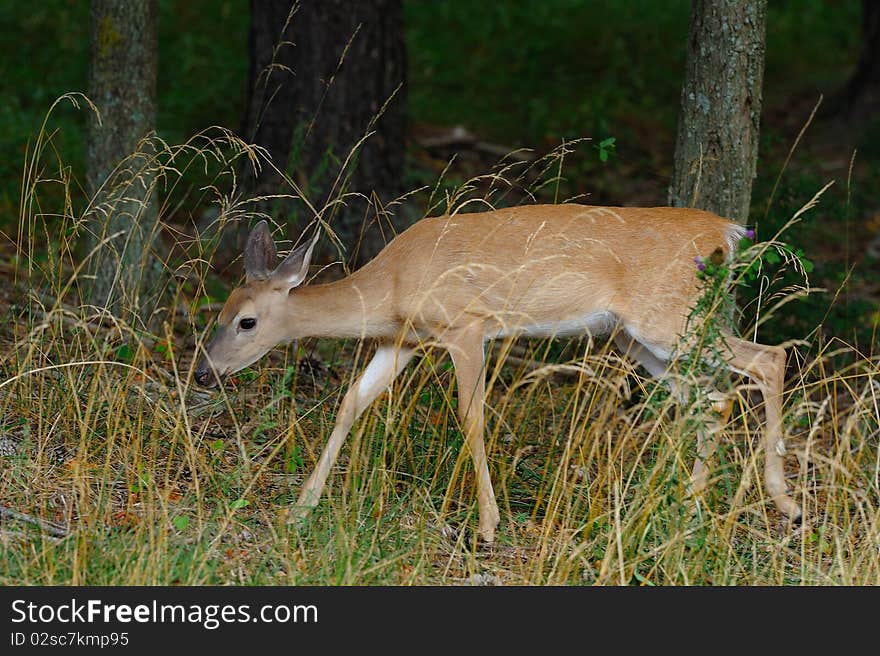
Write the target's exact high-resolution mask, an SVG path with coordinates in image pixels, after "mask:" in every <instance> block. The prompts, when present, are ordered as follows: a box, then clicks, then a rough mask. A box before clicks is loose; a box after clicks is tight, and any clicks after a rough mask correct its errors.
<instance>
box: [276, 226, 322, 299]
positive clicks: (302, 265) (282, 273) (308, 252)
mask: <svg viewBox="0 0 880 656" xmlns="http://www.w3.org/2000/svg"><path fill="white" fill-rule="evenodd" d="M320 236H321V230H320V229H318V230H317V231H316V232H315V236H314V237H312V240H311V241H310V242H308V243H307V244H303V245H302V246H300V247H299V248H296V249H294V250H292V251H290V255H288V256H287V257H285V258H284V261H282V262H281V264H279V265H278V268H277V269H275V271H273V272H272V278H274V279H275V280H278V281H281V282H283V283H284V284H286V285H287V286H288V289H293V288H294V287H297V286H298V285H301V284H302V281H303V280H305V279H306V274H308V272H309V262H311V261H312V251H313V250H315V244H317V243H318V239H319V238H320Z"/></svg>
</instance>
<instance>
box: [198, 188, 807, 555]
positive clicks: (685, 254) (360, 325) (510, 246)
mask: <svg viewBox="0 0 880 656" xmlns="http://www.w3.org/2000/svg"><path fill="white" fill-rule="evenodd" d="M743 233H744V230H743V228H741V227H740V226H738V225H737V224H735V223H732V222H730V221H728V220H726V219H722V218H721V217H718V216H716V215H714V214H711V213H709V212H703V211H700V210H694V209H680V208H669V207H655V208H634V207H615V208H610V207H588V206H583V205H573V204H572V205H568V204H566V205H536V206H526V207H517V208H512V209H503V210H497V211H491V212H482V213H473V214H456V215H451V216H441V217H436V218H427V219H423V220H421V221H419V222H418V223H416V224H415V225H413V226H412V227H410V228H409V229H408V230H406V231H405V232H403V233H401V234H400V235H398V236H397V237H396V238H395V239H394V240H393V241H391V243H389V244H388V245H387V246H386V247H385V249H384V250H383V251H382V252H381V253H379V255H378V256H376V258H375V259H373V260H372V261H371V262H369V263H368V264H366V265H365V266H364V267H362V268H361V269H359V270H358V271H355V272H354V273H352V274H351V275H349V276H347V277H345V278H343V279H341V280H338V281H336V282H331V283H327V284H316V285H306V286H300V285H301V283H302V282H303V280H305V278H306V274H307V271H308V267H309V261H310V259H311V254H312V249H313V248H314V246H315V242H316V241H317V239H318V237H317V235H316V236H315V238H314V239H313V240H312V241H311V242H310V243H307V244H304V245H302V246H300V247H298V248H296V249H295V250H293V251H292V252H291V253H290V254H289V255H288V256H287V257H286V258H285V259H284V260H283V261H282V262H281V263H280V264H279V265H278V266H277V267H275V268H273V267H274V264H275V258H276V252H275V244H274V242H273V240H272V237H271V235H270V234H269V229H268V226H267V225H266V223H265V222H261V223H258V224H257V225H256V227H254V229H253V231H252V232H251V234H250V236H249V238H248V242H247V245H246V247H245V253H244V260H245V270H246V273H247V281H246V284H245V285H244V286H243V287H240V288H238V289H236V290H234V291H233V292H232V293H231V294H230V296H229V299H228V300H227V301H226V305H225V306H224V308H223V310H222V311H221V312H220V316H219V318H218V322H217V324H218V325H217V332H216V335H215V337H214V338H213V340H212V341H211V342H210V344H209V345H208V346H207V348H206V349H205V353H204V355H203V356H202V358H201V359H200V361H199V364H198V365H197V367H196V371H195V379H196V381H197V382H198V383H199V384H201V385H205V386H211V387H213V386H216V385H217V384H218V380H219V378H222V377H223V376H224V375H227V374H231V373H233V372H235V371H238V370H240V369H242V368H244V367H246V366H248V365H250V364H252V363H253V362H256V361H257V360H258V359H259V358H261V357H262V356H263V355H264V354H266V353H267V352H268V351H269V350H271V349H272V348H273V347H275V346H276V345H277V344H279V343H281V342H286V341H289V340H293V339H298V338H302V337H307V336H320V337H356V338H363V337H371V338H377V339H378V340H379V346H378V349H377V351H376V354H375V355H374V356H373V359H372V360H371V361H370V363H369V365H368V366H367V368H366V370H365V371H364V372H363V373H362V374H361V376H360V378H358V380H357V381H356V382H355V383H354V384H353V385H352V386H351V387H350V389H349V390H348V391H347V392H346V394H345V396H344V397H343V399H342V403H341V404H340V406H339V412H338V415H337V418H336V425H335V427H334V429H333V432H332V434H331V435H330V439H329V441H328V443H327V445H326V447H325V449H324V451H323V453H322V454H321V457H320V459H319V461H318V464H317V467H316V468H315V470H314V472H312V474H311V476H310V477H309V478H308V480H307V481H306V483H305V486H304V487H303V490H302V493H301V494H300V497H299V501H298V508H300V512H301V513H305V512H307V510H308V509H309V508H312V507H314V506H315V505H317V503H318V499H319V497H320V496H321V492H322V490H323V488H324V483H325V482H326V480H327V477H328V475H329V473H330V470H331V468H332V467H333V464H334V462H335V461H336V458H337V455H338V454H339V450H340V447H341V446H342V443H343V441H344V440H345V437H346V435H347V434H348V432H349V429H350V428H351V427H352V424H353V423H354V422H355V421H356V419H357V418H358V417H359V416H360V414H361V413H362V412H363V411H364V410H365V409H366V408H367V407H368V406H369V405H370V404H371V403H372V402H373V400H374V399H376V397H378V396H379V394H381V393H382V392H383V391H384V390H385V389H387V388H388V387H389V386H390V385H391V383H392V381H393V380H394V378H395V377H396V376H397V375H398V374H399V373H400V372H401V371H402V370H403V369H404V367H405V366H406V365H407V363H408V362H409V361H410V360H411V359H412V357H413V355H414V354H415V353H416V351H417V350H418V349H419V347H420V345H423V344H425V343H428V342H430V343H432V344H440V345H442V346H443V347H444V348H446V349H447V350H448V351H449V354H450V355H451V357H452V362H453V365H454V367H455V375H456V379H457V385H458V398H459V404H458V412H459V415H460V419H461V425H462V428H463V431H464V433H465V437H466V447H467V449H468V450H469V451H470V455H471V457H472V458H473V463H474V468H475V470H476V484H477V498H478V507H479V532H480V535H481V536H482V538H483V539H485V540H486V541H488V542H491V541H492V540H493V539H494V535H495V529H496V527H497V525H498V522H499V521H500V515H499V512H498V506H497V504H496V502H495V494H494V491H493V489H492V481H491V479H490V477H489V467H488V464H487V460H486V449H485V446H484V442H483V432H484V416H483V405H484V394H485V375H484V374H485V372H484V367H485V345H486V342H487V341H488V340H490V339H492V338H496V337H513V336H516V335H523V336H534V337H552V336H564V335H577V334H585V333H589V334H600V333H614V336H615V342H616V344H617V345H618V347H619V348H621V349H622V350H623V351H624V352H625V353H627V354H629V355H630V356H631V357H633V358H635V359H636V360H637V361H638V362H640V363H641V364H642V365H643V366H644V367H645V369H647V370H648V372H649V373H650V374H651V375H652V376H663V374H664V373H665V372H666V370H667V366H668V363H669V362H670V359H671V358H672V357H673V355H674V353H675V350H676V347H677V345H678V344H679V341H680V338H681V336H682V334H683V333H684V330H685V323H686V320H687V317H688V314H689V312H690V309H691V307H692V306H693V303H694V301H695V298H696V296H697V294H698V291H699V287H698V280H697V277H696V266H695V263H694V258H695V256H701V255H706V254H709V253H712V252H713V251H715V250H716V249H717V248H718V247H721V248H722V249H723V251H724V253H725V254H726V255H727V256H730V255H731V254H732V253H733V252H734V251H735V249H736V245H737V243H738V242H739V239H740V238H741V237H742V236H743ZM726 342H727V345H728V346H729V356H728V358H727V362H726V363H725V364H726V365H727V367H728V368H729V369H730V370H732V371H734V372H737V373H740V374H744V375H746V376H748V377H749V378H751V379H752V380H753V381H754V382H755V383H757V385H758V387H759V388H760V390H761V392H762V394H763V397H764V405H765V409H766V424H767V425H766V429H765V440H764V457H765V470H764V476H765V485H766V489H767V492H768V493H769V495H770V497H771V498H772V499H773V501H774V502H775V503H776V505H777V507H778V508H779V509H780V510H781V511H782V512H783V513H784V514H785V515H787V516H788V517H789V518H791V519H792V520H797V519H799V518H800V515H801V511H800V508H799V507H798V504H797V503H795V501H794V500H793V499H792V498H791V497H789V496H788V495H787V494H786V486H785V479H784V473H783V461H782V455H783V454H784V443H783V441H782V392H783V377H784V370H785V357H786V356H785V350H784V349H783V348H782V347H779V346H763V345H760V344H755V343H752V342H749V341H746V340H743V339H738V338H736V337H734V336H732V335H728V336H727V338H726ZM697 442H698V449H697V452H698V455H697V459H696V462H695V464H694V471H693V475H692V486H693V488H694V491H700V490H701V489H702V488H703V487H704V486H705V482H706V469H705V461H706V459H707V458H708V457H709V456H710V455H711V451H712V449H713V442H712V440H704V439H701V438H700V436H698V437H697Z"/></svg>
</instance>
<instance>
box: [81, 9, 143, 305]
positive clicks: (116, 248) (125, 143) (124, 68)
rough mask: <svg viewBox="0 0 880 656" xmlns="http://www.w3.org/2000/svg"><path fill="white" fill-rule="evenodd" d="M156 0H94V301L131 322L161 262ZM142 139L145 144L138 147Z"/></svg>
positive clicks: (91, 93)
mask: <svg viewBox="0 0 880 656" xmlns="http://www.w3.org/2000/svg"><path fill="white" fill-rule="evenodd" d="M156 13H157V8H156V0H92V6H91V33H90V37H91V67H90V70H89V93H88V95H89V97H90V98H91V99H92V101H93V102H94V103H95V105H97V107H98V110H99V111H100V114H101V120H100V122H99V121H98V120H97V118H96V117H93V118H92V119H91V121H90V124H89V144H88V171H87V184H88V190H89V193H90V194H91V195H92V198H93V201H92V202H93V211H92V215H91V222H90V224H89V225H90V231H91V234H90V240H89V241H90V244H89V246H90V249H89V250H92V249H94V248H97V251H96V253H95V254H94V255H93V256H92V257H93V260H92V262H93V264H92V266H91V267H90V271H91V272H92V273H93V274H94V279H93V280H92V282H91V284H90V297H91V302H92V303H93V304H94V305H95V306H97V307H103V308H106V309H107V310H108V311H109V312H111V313H112V314H114V315H115V316H118V317H121V318H123V319H125V320H127V321H130V320H133V319H135V318H137V317H139V318H141V319H144V320H145V319H147V318H148V317H149V316H150V314H151V312H152V310H153V305H154V303H153V301H154V295H155V294H156V290H155V284H156V282H157V279H158V270H159V267H158V263H157V262H156V261H155V258H154V257H153V256H152V253H151V245H152V243H153V238H154V236H155V233H156V229H157V210H156V205H155V203H154V202H152V198H151V196H152V194H153V191H154V189H155V167H154V162H153V156H154V151H153V148H152V145H151V144H149V143H141V140H142V139H143V138H144V137H146V136H148V135H149V133H151V132H152V131H153V130H154V128H155V123H156V58H157V41H156ZM139 143H140V144H141V148H140V150H138V145H139Z"/></svg>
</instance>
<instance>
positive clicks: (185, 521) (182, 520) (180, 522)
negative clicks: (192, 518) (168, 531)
mask: <svg viewBox="0 0 880 656" xmlns="http://www.w3.org/2000/svg"><path fill="white" fill-rule="evenodd" d="M171 523H172V524H174V528H176V529H177V530H178V531H185V530H186V527H187V526H189V517H187V516H186V515H178V516H177V517H175V518H174V519H172V520H171Z"/></svg>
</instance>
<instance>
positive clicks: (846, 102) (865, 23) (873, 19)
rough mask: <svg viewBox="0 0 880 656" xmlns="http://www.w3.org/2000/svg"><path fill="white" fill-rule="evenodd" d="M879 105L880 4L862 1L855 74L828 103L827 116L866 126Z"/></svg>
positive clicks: (850, 125)
mask: <svg viewBox="0 0 880 656" xmlns="http://www.w3.org/2000/svg"><path fill="white" fill-rule="evenodd" d="M878 108H880V3H878V2H877V1H876V0H862V45H861V52H860V54H859V61H858V63H857V64H856V69H855V71H853V74H852V77H850V79H849V81H848V82H847V83H846V85H845V86H844V87H843V89H841V90H840V92H838V93H837V95H836V96H834V97H833V98H831V99H830V100H829V102H828V104H827V109H826V110H825V111H824V112H823V113H824V115H825V116H827V117H832V116H833V117H837V118H840V119H842V120H843V121H846V123H847V124H848V125H847V127H848V128H850V129H851V128H852V127H854V126H856V127H859V126H863V125H864V124H865V123H867V122H868V121H870V120H871V119H872V118H873V116H874V115H875V114H876V113H877V110H878Z"/></svg>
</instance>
